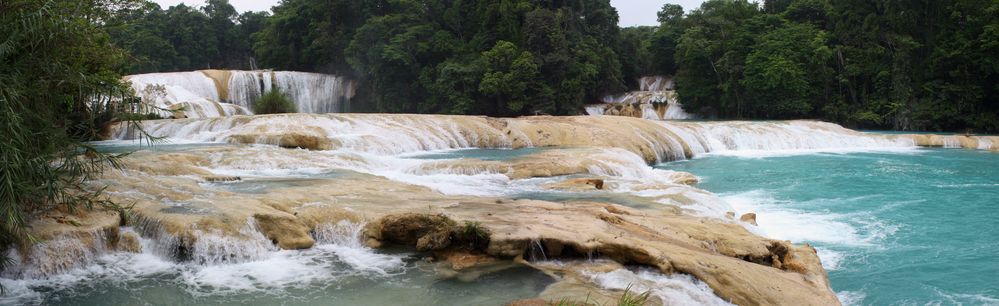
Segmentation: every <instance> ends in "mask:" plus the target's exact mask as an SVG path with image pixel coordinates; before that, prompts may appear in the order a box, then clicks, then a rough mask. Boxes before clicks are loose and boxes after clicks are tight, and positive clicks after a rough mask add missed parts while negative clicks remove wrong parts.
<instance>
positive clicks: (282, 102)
mask: <svg viewBox="0 0 999 306" xmlns="http://www.w3.org/2000/svg"><path fill="white" fill-rule="evenodd" d="M297 111H298V110H296V109H295V102H294V101H292V100H291V98H288V96H286V95H285V94H283V93H281V91H280V90H278V89H277V88H274V90H271V91H268V92H266V93H264V95H263V96H261V97H260V100H257V102H256V103H254V104H253V113H254V114H257V115H263V114H283V113H294V112H297Z"/></svg>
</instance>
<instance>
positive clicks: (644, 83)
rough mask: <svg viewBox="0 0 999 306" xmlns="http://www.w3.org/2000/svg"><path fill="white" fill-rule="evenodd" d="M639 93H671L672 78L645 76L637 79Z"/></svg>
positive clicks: (672, 88) (672, 87)
mask: <svg viewBox="0 0 999 306" xmlns="http://www.w3.org/2000/svg"><path fill="white" fill-rule="evenodd" d="M638 84H639V90H640V91H671V90H674V89H675V88H674V86H673V78H669V77H664V76H646V77H641V78H639V79H638Z"/></svg>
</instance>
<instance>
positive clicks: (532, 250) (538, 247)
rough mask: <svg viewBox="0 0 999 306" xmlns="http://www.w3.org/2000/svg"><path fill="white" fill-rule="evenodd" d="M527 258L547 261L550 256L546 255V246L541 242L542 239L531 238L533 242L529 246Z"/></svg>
mask: <svg viewBox="0 0 999 306" xmlns="http://www.w3.org/2000/svg"><path fill="white" fill-rule="evenodd" d="M527 260H529V261H546V260H548V256H547V255H545V246H544V245H543V244H541V239H537V238H535V239H531V244H530V245H528V247H527Z"/></svg>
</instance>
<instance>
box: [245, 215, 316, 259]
mask: <svg viewBox="0 0 999 306" xmlns="http://www.w3.org/2000/svg"><path fill="white" fill-rule="evenodd" d="M253 218H254V219H255V220H256V221H257V226H259V227H260V232H261V233H263V234H264V236H267V238H268V239H270V240H271V241H274V242H275V244H276V245H277V246H278V247H280V248H282V249H285V250H299V249H308V248H311V247H312V245H314V244H315V243H316V240H315V239H313V238H312V235H309V228H308V227H306V226H305V225H303V224H302V223H301V222H299V221H298V220H296V218H294V217H293V216H287V215H279V214H256V215H253Z"/></svg>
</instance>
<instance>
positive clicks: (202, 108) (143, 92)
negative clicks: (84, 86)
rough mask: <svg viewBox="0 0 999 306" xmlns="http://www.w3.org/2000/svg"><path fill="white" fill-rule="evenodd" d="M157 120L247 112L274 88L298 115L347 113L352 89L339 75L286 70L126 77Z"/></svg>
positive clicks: (152, 74)
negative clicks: (290, 102) (290, 103)
mask: <svg viewBox="0 0 999 306" xmlns="http://www.w3.org/2000/svg"><path fill="white" fill-rule="evenodd" d="M125 79H126V80H128V81H131V82H132V88H133V89H134V90H135V92H136V94H137V95H138V96H139V97H140V98H142V100H143V101H144V102H145V103H146V104H147V105H148V106H150V109H151V110H150V111H148V112H153V113H157V114H159V115H160V116H162V117H173V118H206V117H225V116H232V115H242V114H250V113H251V112H250V109H253V104H254V103H256V101H257V100H259V99H260V97H261V96H263V94H264V93H266V92H269V91H271V90H274V89H275V88H277V89H278V90H280V91H281V92H283V93H284V94H286V95H288V97H289V98H290V99H291V100H292V101H294V102H295V104H296V107H297V110H298V112H301V113H338V112H345V111H348V110H349V103H350V98H352V97H353V96H354V86H353V83H352V82H351V81H349V80H346V79H345V78H343V77H339V76H335V75H327V74H319V73H308V72H291V71H267V70H260V71H236V70H202V71H191V72H171V73H150V74H140V75H130V76H126V77H125Z"/></svg>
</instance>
